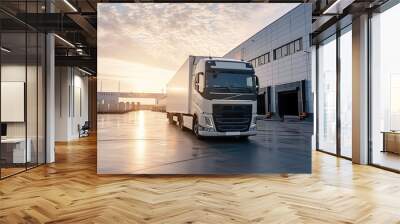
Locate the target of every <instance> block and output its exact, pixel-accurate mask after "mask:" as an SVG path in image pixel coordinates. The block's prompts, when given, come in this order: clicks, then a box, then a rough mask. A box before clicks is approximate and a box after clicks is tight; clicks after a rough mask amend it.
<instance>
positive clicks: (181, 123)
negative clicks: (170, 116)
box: [178, 114, 185, 131]
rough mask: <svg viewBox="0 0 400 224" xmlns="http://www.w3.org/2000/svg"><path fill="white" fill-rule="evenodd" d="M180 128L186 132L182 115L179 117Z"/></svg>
mask: <svg viewBox="0 0 400 224" xmlns="http://www.w3.org/2000/svg"><path fill="white" fill-rule="evenodd" d="M178 127H179V128H180V129H181V130H182V131H184V130H185V126H184V125H183V115H182V114H180V115H179V117H178Z"/></svg>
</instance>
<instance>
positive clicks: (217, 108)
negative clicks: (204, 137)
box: [213, 104, 252, 132]
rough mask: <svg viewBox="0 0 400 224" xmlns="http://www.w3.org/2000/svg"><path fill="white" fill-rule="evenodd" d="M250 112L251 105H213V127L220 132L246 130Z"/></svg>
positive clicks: (248, 124)
mask: <svg viewBox="0 0 400 224" xmlns="http://www.w3.org/2000/svg"><path fill="white" fill-rule="evenodd" d="M251 114H252V107H251V105H232V104H214V105H213V119H214V123H215V128H216V129H217V131H220V132H228V131H242V132H243V131H248V130H249V126H250V122H251Z"/></svg>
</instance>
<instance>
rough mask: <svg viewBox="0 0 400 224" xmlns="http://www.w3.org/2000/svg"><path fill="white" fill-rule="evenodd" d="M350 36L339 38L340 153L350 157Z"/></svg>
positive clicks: (344, 35)
mask: <svg viewBox="0 0 400 224" xmlns="http://www.w3.org/2000/svg"><path fill="white" fill-rule="evenodd" d="M351 48H352V35H351V28H350V30H348V31H347V32H346V33H344V34H342V35H341V36H340V128H341V129H340V130H341V131H340V152H341V155H342V156H346V157H349V158H351V156H352V150H351V149H352V148H351V144H352V143H351V141H352V49H351Z"/></svg>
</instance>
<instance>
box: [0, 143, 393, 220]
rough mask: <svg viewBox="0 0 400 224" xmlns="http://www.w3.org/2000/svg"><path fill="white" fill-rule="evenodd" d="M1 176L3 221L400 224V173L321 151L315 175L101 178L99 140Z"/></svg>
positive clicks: (70, 147) (65, 148) (73, 145)
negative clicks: (44, 163) (48, 161)
mask: <svg viewBox="0 0 400 224" xmlns="http://www.w3.org/2000/svg"><path fill="white" fill-rule="evenodd" d="M56 156H57V157H56V158H57V162H56V163H55V164H51V165H47V166H41V167H39V168H36V169H33V170H30V171H28V172H25V173H22V174H19V175H16V176H13V177H10V178H7V179H5V180H2V181H0V223H43V222H49V223H400V175H399V174H395V173H391V172H387V171H384V170H380V169H377V168H374V167H370V166H358V165H352V164H351V163H350V162H349V161H347V160H343V159H337V158H335V157H333V156H330V155H326V154H323V153H319V152H315V153H314V154H313V174H312V175H265V176H234V177H232V176H98V175H96V140H95V138H86V139H85V140H82V141H79V142H72V143H70V144H58V145H57V154H56Z"/></svg>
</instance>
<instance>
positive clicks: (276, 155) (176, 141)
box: [97, 111, 312, 174]
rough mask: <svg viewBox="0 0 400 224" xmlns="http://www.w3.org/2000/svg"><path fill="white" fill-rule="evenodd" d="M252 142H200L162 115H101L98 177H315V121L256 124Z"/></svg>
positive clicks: (210, 139) (149, 112) (136, 113)
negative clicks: (312, 160)
mask: <svg viewBox="0 0 400 224" xmlns="http://www.w3.org/2000/svg"><path fill="white" fill-rule="evenodd" d="M257 129H258V134H257V135H256V136H251V137H250V138H249V139H248V140H240V139H236V138H222V139H221V138H207V139H204V140H199V139H197V138H196V137H195V136H194V135H193V134H192V133H191V132H190V131H188V130H187V131H182V130H180V129H179V128H178V127H177V126H175V125H170V124H168V120H167V119H166V115H165V114H164V113H160V112H152V111H135V112H130V113H127V114H99V115H98V133H97V139H98V141H97V170H98V173H99V174H249V173H252V174H258V173H259V174H261V173H310V172H311V135H312V122H307V121H297V120H289V121H285V122H281V121H263V120H260V121H258V122H257Z"/></svg>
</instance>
